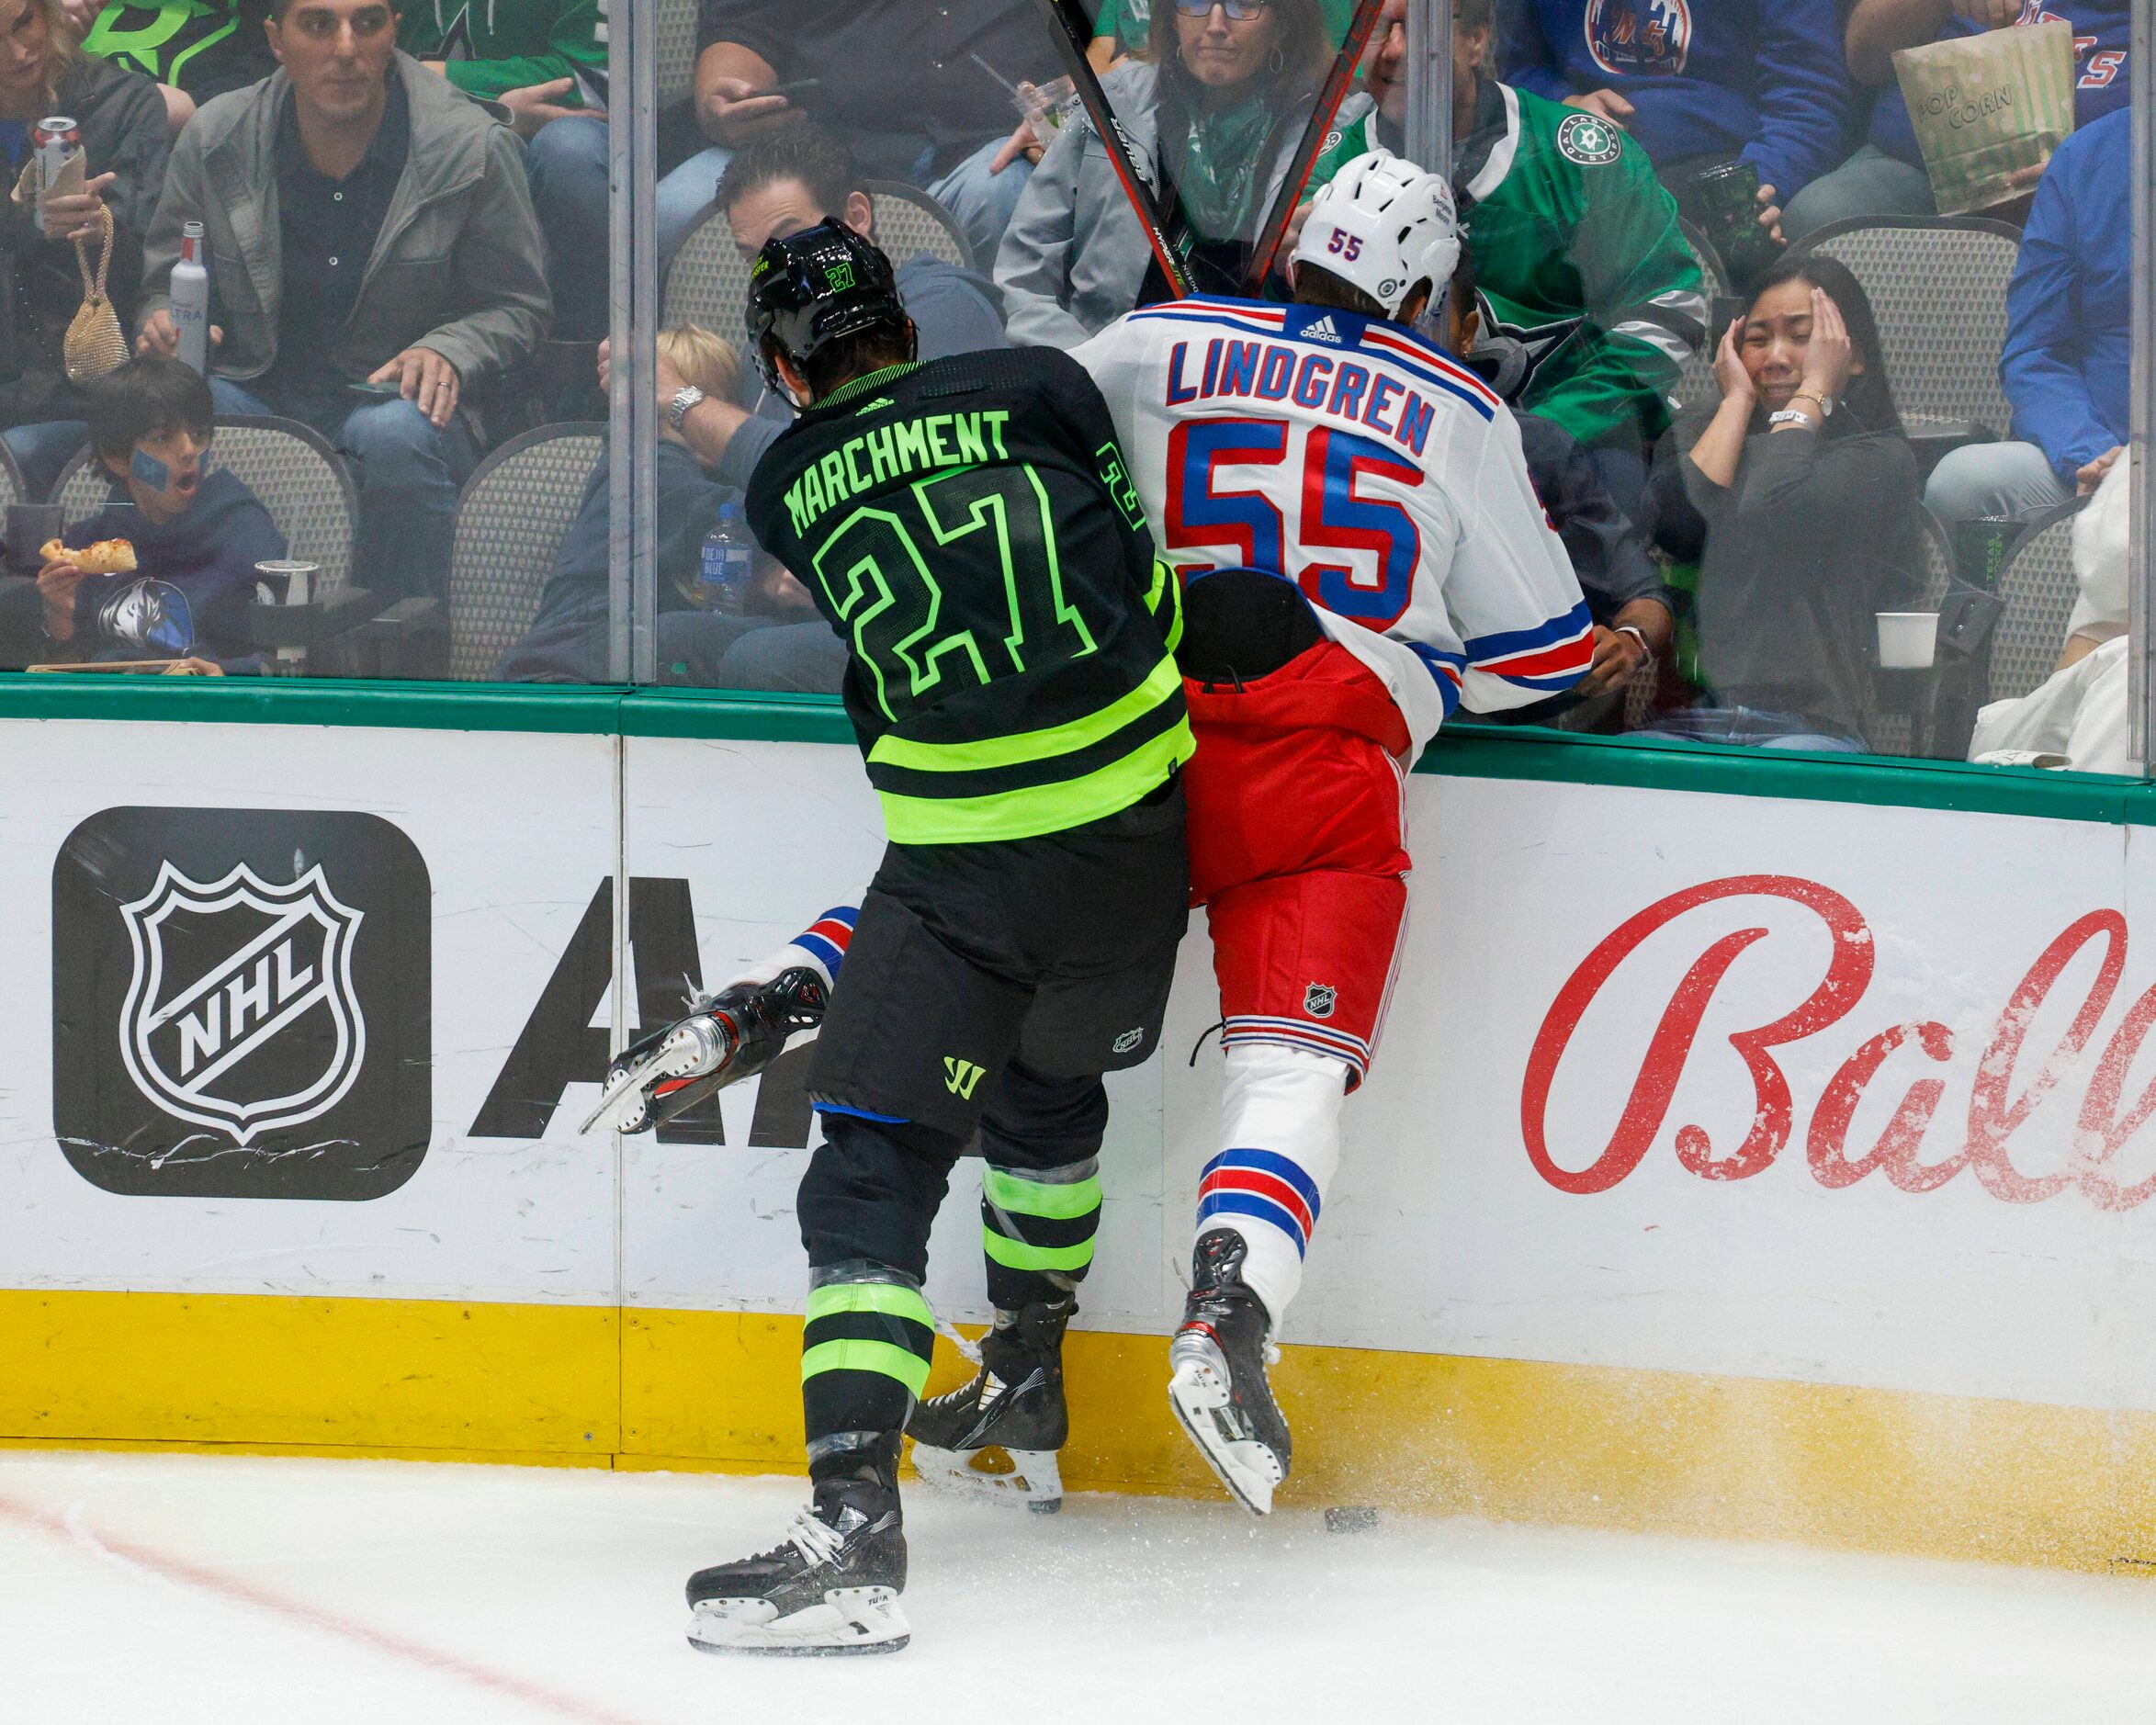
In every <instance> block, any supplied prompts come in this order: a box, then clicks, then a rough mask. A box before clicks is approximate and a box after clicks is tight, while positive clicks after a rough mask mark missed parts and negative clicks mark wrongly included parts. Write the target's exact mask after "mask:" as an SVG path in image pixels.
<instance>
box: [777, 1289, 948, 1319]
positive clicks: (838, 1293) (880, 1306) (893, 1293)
mask: <svg viewBox="0 0 2156 1725" xmlns="http://www.w3.org/2000/svg"><path fill="white" fill-rule="evenodd" d="M841 1312H882V1313H888V1314H890V1315H891V1316H893V1317H899V1318H910V1319H912V1320H913V1322H914V1323H916V1324H922V1325H927V1326H928V1327H929V1328H930V1329H931V1330H932V1329H934V1328H935V1327H936V1314H935V1313H933V1312H931V1311H930V1310H929V1302H927V1301H926V1300H924V1299H922V1298H921V1297H920V1290H919V1289H918V1288H908V1287H906V1286H904V1285H903V1284H901V1283H898V1282H893V1281H841V1282H831V1283H829V1284H827V1285H826V1286H824V1287H821V1288H811V1289H810V1290H809V1291H808V1314H807V1322H808V1323H811V1324H813V1323H815V1322H816V1320H817V1319H818V1318H828V1317H831V1316H834V1315H835V1314H836V1313H841Z"/></svg>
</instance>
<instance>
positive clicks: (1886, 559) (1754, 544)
mask: <svg viewBox="0 0 2156 1725" xmlns="http://www.w3.org/2000/svg"><path fill="white" fill-rule="evenodd" d="M1706 424H1707V416H1693V417H1690V418H1688V420H1687V421H1686V422H1685V423H1683V424H1680V425H1679V426H1677V428H1676V430H1675V431H1673V432H1671V433H1670V434H1669V435H1668V436H1666V437H1665V438H1664V439H1663V440H1662V443H1661V445H1660V446H1659V447H1658V449H1657V450H1656V452H1655V458H1654V473H1653V475H1652V477H1651V478H1650V479H1649V480H1648V483H1647V509H1646V513H1647V515H1648V517H1649V520H1650V522H1651V524H1652V529H1653V533H1654V542H1655V543H1656V544H1657V545H1658V546H1660V547H1662V549H1663V550H1664V551H1665V552H1666V553H1667V554H1668V555H1669V556H1671V557H1672V558H1676V560H1678V561H1679V562H1690V561H1693V560H1697V561H1698V563H1699V659H1700V667H1701V670H1702V671H1703V672H1704V674H1705V676H1706V678H1707V681H1708V682H1709V683H1710V685H1711V686H1712V689H1713V691H1714V693H1715V695H1716V697H1717V698H1718V699H1719V700H1720V701H1721V703H1722V704H1724V705H1743V706H1749V707H1756V708H1760V709H1762V710H1765V711H1768V712H1778V713H1794V714H1799V715H1801V716H1803V717H1805V718H1807V719H1810V720H1812V721H1814V722H1815V723H1819V724H1821V725H1823V727H1825V728H1827V729H1829V730H1833V731H1838V732H1841V733H1843V734H1844V735H1846V736H1848V737H1851V738H1857V739H1859V740H1861V739H1862V738H1864V727H1865V721H1866V718H1867V716H1868V713H1869V711H1870V707H1871V700H1870V677H1871V672H1870V664H1871V653H1872V641H1873V639H1874V636H1875V627H1874V625H1873V621H1872V616H1873V614H1874V613H1875V612H1879V611H1891V610H1898V609H1900V608H1901V607H1902V605H1903V604H1904V603H1906V602H1907V600H1908V598H1909V596H1910V595H1911V594H1912V593H1913V592H1915V590H1916V588H1917V585H1918V576H1917V573H1916V571H1917V569H1918V567H1919V566H1918V560H1917V552H1918V542H1917V534H1918V531H1919V518H1918V515H1917V511H1918V510H1919V509H1921V508H1922V507H1923V503H1922V487H1921V485H1920V483H1919V480H1918V478H1917V466H1916V456H1915V453H1914V451H1913V450H1912V449H1911V448H1910V446H1909V440H1908V439H1907V438H1906V437H1903V436H1902V434H1901V433H1900V432H1898V431H1883V432H1873V431H1867V430H1865V429H1864V428H1863V427H1862V426H1860V425H1857V424H1855V423H1852V422H1851V416H1850V411H1849V410H1848V409H1847V408H1846V406H1845V408H1844V409H1843V411H1842V412H1840V413H1838V414H1837V415H1836V416H1835V420H1834V423H1833V424H1832V428H1831V429H1830V430H1829V431H1828V432H1827V433H1826V434H1823V435H1822V434H1814V433H1812V432H1804V431H1785V432H1779V433H1773V434H1767V433H1760V434H1755V435H1754V436H1752V437H1751V438H1750V439H1749V440H1748V441H1747V442H1746V443H1745V445H1744V456H1743V457H1742V458H1741V459H1740V460H1739V462H1738V464H1737V475H1736V483H1735V484H1734V485H1732V486H1729V487H1727V488H1726V489H1725V488H1724V487H1722V486H1720V485H1717V484H1715V483H1714V481H1713V480H1711V479H1709V478H1708V477H1707V476H1706V475H1705V474H1704V473H1702V472H1700V471H1699V468H1698V467H1697V466H1695V465H1694V463H1693V461H1692V458H1691V457H1690V455H1689V454H1688V451H1689V450H1690V449H1691V447H1692V445H1694V444H1696V443H1698V442H1699V435H1700V434H1701V433H1702V432H1703V431H1704V430H1705V429H1706Z"/></svg>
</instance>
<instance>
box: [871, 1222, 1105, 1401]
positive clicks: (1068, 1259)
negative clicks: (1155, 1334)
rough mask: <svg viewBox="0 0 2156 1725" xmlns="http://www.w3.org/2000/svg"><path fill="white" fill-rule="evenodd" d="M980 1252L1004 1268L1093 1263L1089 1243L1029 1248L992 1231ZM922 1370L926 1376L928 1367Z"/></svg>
mask: <svg viewBox="0 0 2156 1725" xmlns="http://www.w3.org/2000/svg"><path fill="white" fill-rule="evenodd" d="M981 1250H982V1251H984V1252H986V1253H987V1254H988V1257H991V1258H993V1259H994V1260H995V1261H996V1262H997V1263H999V1264H1000V1265H1002V1266H1003V1268H1005V1269H1034V1270H1042V1269H1060V1270H1074V1269H1084V1268H1086V1267H1087V1266H1088V1265H1089V1264H1090V1263H1092V1261H1093V1243H1092V1241H1090V1240H1087V1241H1086V1242H1085V1243H1084V1244H1083V1245H1081V1246H1028V1245H1027V1244H1026V1243H1025V1242H1024V1241H1023V1240H1012V1239H1008V1238H1006V1237H1005V1236H1004V1235H1000V1234H998V1233H996V1232H995V1231H994V1230H993V1229H991V1228H983V1229H982V1230H981ZM837 1346H843V1344H837ZM893 1351H894V1352H896V1351H897V1350H896V1349H894V1350H893ZM921 1370H922V1373H923V1375H924V1376H925V1375H926V1372H927V1368H926V1367H923V1368H922V1369H921ZM894 1375H896V1374H894Z"/></svg>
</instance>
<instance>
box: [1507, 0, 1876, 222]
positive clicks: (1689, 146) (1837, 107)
mask: <svg viewBox="0 0 2156 1725" xmlns="http://www.w3.org/2000/svg"><path fill="white" fill-rule="evenodd" d="M1505 75H1506V77H1507V80H1508V81H1509V82H1511V83H1513V84H1517V85H1519V86H1520V87H1521V88H1522V89H1526V90H1531V91H1532V92H1533V93H1534V94H1535V95H1537V96H1543V97H1545V98H1546V99H1548V100H1550V101H1552V102H1564V103H1568V104H1570V105H1571V106H1572V107H1576V108H1580V109H1582V110H1584V111H1585V112H1586V113H1590V114H1594V115H1597V116H1598V117H1599V118H1602V119H1604V120H1606V121H1608V122H1609V124H1611V125H1614V126H1616V127H1619V128H1620V130H1625V131H1629V132H1630V133H1631V135H1632V136H1633V137H1635V138H1637V139H1638V140H1639V141H1640V142H1641V143H1642V145H1644V146H1645V147H1646V151H1647V154H1648V157H1649V158H1650V159H1651V160H1652V161H1653V162H1654V167H1655V171H1656V172H1657V173H1658V174H1660V175H1661V176H1662V180H1663V183H1664V184H1665V186H1668V187H1669V188H1670V190H1672V191H1673V192H1675V193H1676V196H1677V202H1678V204H1679V205H1680V206H1681V207H1683V208H1684V209H1686V212H1687V214H1688V215H1695V219H1697V216H1696V214H1695V208H1694V206H1693V204H1692V203H1691V201H1690V199H1691V196H1692V187H1693V184H1694V182H1695V181H1696V180H1697V178H1698V176H1699V175H1700V174H1701V173H1702V172H1704V171H1705V170H1707V169H1710V168H1714V167H1719V166H1721V164H1723V163H1727V162H1730V161H1732V160H1735V161H1741V162H1749V163H1751V164H1752V165H1753V166H1754V167H1755V168H1756V169H1757V170H1758V171H1759V181H1760V186H1759V203H1760V213H1759V221H1760V225H1761V226H1762V227H1765V228H1767V230H1768V231H1770V232H1774V233H1776V234H1778V233H1779V231H1780V226H1779V224H1780V221H1781V210H1782V206H1783V205H1785V204H1787V203H1788V202H1789V199H1790V198H1792V197H1795V196H1796V195H1797V194H1798V193H1799V192H1800V191H1802V190H1803V189H1804V187H1805V186H1809V185H1810V184H1811V183H1812V181H1813V180H1815V179H1817V178H1818V177H1819V176H1820V175H1822V174H1824V173H1825V172H1826V171H1827V170H1828V169H1830V168H1832V167H1834V165H1835V164H1836V163H1838V162H1839V161H1840V160H1841V157H1842V152H1843V150H1844V148H1845V145H1844V141H1843V131H1844V128H1845V126H1846V121H1847V114H1848V105H1849V79H1848V73H1847V72H1846V69H1845V68H1844V65H1843V62H1842V45H1841V35H1840V31H1839V29H1838V28H1837V27H1836V20H1835V17H1834V0H1527V4H1526V5H1524V6H1521V7H1520V9H1519V12H1518V17H1517V21H1516V22H1515V24H1514V27H1513V28H1512V30H1511V31H1510V32H1509V33H1508V35H1507V40H1506V43H1505Z"/></svg>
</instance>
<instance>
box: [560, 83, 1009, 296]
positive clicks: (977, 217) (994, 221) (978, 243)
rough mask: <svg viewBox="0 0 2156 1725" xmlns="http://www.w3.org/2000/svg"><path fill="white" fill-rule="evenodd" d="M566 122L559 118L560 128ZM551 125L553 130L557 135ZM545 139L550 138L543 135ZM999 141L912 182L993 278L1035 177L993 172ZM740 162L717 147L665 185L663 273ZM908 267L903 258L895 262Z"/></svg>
mask: <svg viewBox="0 0 2156 1725" xmlns="http://www.w3.org/2000/svg"><path fill="white" fill-rule="evenodd" d="M565 123H566V122H564V121H560V120H557V121H556V122H555V125H557V126H559V125H562V124H565ZM551 130H554V127H552V126H549V127H548V128H547V131H551ZM539 135H540V136H541V137H542V138H543V137H545V136H546V135H547V134H546V132H541V133H540V134H539ZM1002 147H1003V140H1002V139H1000V138H998V139H996V140H994V141H991V142H988V143H985V144H983V145H982V146H981V147H980V148H979V149H978V150H976V151H975V152H973V154H971V155H969V156H967V157H966V158H965V161H963V162H961V163H959V164H958V165H957V166H956V167H954V168H953V169H952V170H951V172H950V173H948V174H946V175H943V177H942V178H940V179H931V178H929V177H928V175H927V169H928V163H927V162H926V161H925V160H924V161H922V162H921V163H918V164H916V171H915V172H913V173H911V174H909V175H907V176H906V178H907V180H908V182H909V184H911V185H914V186H920V189H921V190H922V191H924V192H926V193H928V195H929V196H930V197H933V198H934V199H935V200H936V201H937V202H938V203H940V204H942V205H943V208H944V209H947V210H949V211H950V212H951V216H952V219H953V220H955V221H956V222H957V223H958V225H959V227H960V228H961V229H962V230H963V231H965V238H966V241H967V242H968V243H969V244H970V245H971V246H972V247H973V255H974V261H975V263H976V265H978V266H979V268H980V271H981V273H982V274H983V275H984V276H985V275H988V274H990V273H991V272H993V270H994V269H995V267H996V252H997V249H998V248H999V246H1001V245H1002V243H1003V230H1004V229H1006V228H1008V227H1009V226H1010V212H1011V211H1012V210H1014V209H1017V208H1018V195H1019V194H1020V193H1021V192H1022V191H1024V190H1025V186H1026V182H1027V181H1028V180H1029V179H1031V178H1032V177H1033V163H1030V162H1028V161H1027V160H1026V159H1025V158H1024V157H1023V156H1021V157H1019V158H1018V160H1017V161H1016V162H1014V163H1011V164H1010V166H1009V167H1007V168H1005V169H1004V170H1003V172H1002V173H1000V174H990V173H989V172H988V163H991V162H993V161H994V160H995V159H996V152H997V151H999V150H1000V149H1002ZM733 159H734V152H732V151H731V150H728V149H726V148H724V147H722V146H721V145H718V144H714V145H712V146H711V148H710V149H708V150H703V151H699V152H697V153H696V154H694V155H693V156H691V157H690V158H689V159H688V160H687V161H686V162H684V163H682V164H681V166H680V167H678V168H676V169H674V171H673V172H672V174H669V175H667V176H666V177H665V178H664V179H662V180H660V182H659V193H658V215H659V224H658V225H659V261H660V268H661V269H663V268H664V267H665V265H666V263H667V261H668V260H669V259H670V258H672V256H673V254H674V252H675V250H676V249H677V248H678V247H679V246H680V245H681V242H683V240H685V239H687V238H688V236H689V230H690V229H692V228H694V226H695V225H696V217H697V215H698V213H699V212H700V211H701V210H702V209H704V207H705V205H706V204H708V203H709V202H710V201H711V200H712V199H713V198H714V197H717V195H718V181H719V176H720V175H722V174H724V173H725V172H726V165H727V163H729V162H731V161H732V160H733ZM891 261H892V262H893V263H894V264H902V263H904V262H905V261H906V260H905V259H903V258H893V259H892V260H891Z"/></svg>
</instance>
